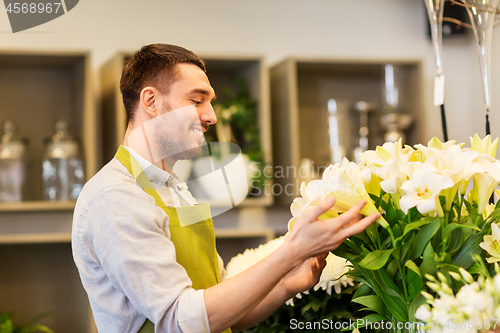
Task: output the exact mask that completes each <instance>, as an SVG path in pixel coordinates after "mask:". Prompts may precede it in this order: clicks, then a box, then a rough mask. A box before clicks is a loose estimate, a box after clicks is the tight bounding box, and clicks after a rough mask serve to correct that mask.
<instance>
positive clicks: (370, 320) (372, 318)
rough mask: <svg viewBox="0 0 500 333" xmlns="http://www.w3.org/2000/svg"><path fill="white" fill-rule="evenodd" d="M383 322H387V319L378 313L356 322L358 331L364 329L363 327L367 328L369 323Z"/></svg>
mask: <svg viewBox="0 0 500 333" xmlns="http://www.w3.org/2000/svg"><path fill="white" fill-rule="evenodd" d="M382 320H387V318H384V317H382V316H381V315H378V314H376V313H372V314H369V315H368V316H366V317H364V318H363V319H361V320H357V321H356V328H358V329H359V328H363V327H366V325H368V324H369V323H378V322H379V321H382ZM358 322H359V324H360V325H359V326H357V325H358ZM348 330H350V329H347V330H346V331H348ZM343 331H344V330H343Z"/></svg>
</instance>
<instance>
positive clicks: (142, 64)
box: [120, 44, 206, 124]
mask: <svg viewBox="0 0 500 333" xmlns="http://www.w3.org/2000/svg"><path fill="white" fill-rule="evenodd" d="M179 63H191V64H194V65H196V66H198V67H199V68H201V69H202V70H203V71H204V72H206V68H205V63H204V62H203V60H201V59H200V58H199V57H198V56H197V55H196V54H194V53H193V52H192V51H189V50H186V49H185V48H183V47H180V46H176V45H170V44H150V45H145V46H143V47H142V48H141V49H140V50H139V51H137V52H135V54H134V56H133V57H132V58H130V59H129V60H128V61H127V62H126V64H125V67H124V68H123V72H122V77H121V80H120V91H121V93H122V98H123V105H124V106H125V110H126V112H127V124H129V123H130V122H131V121H132V120H133V119H134V109H135V107H136V105H137V102H138V101H139V97H140V93H141V91H142V89H144V88H145V87H148V86H150V87H155V88H156V89H158V90H159V91H160V92H161V93H162V94H167V93H168V89H169V87H170V85H171V84H172V83H174V82H175V81H176V80H177V79H178V77H177V73H176V70H175V68H174V67H175V65H176V64H179Z"/></svg>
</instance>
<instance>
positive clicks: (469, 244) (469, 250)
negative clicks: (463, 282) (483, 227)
mask: <svg viewBox="0 0 500 333" xmlns="http://www.w3.org/2000/svg"><path fill="white" fill-rule="evenodd" d="M485 234H486V232H484V231H483V232H479V233H477V234H474V235H472V236H471V237H470V238H469V239H468V240H467V241H466V242H465V243H464V245H462V248H461V249H460V251H458V253H457V254H456V255H455V256H453V258H452V260H451V264H452V265H455V266H458V267H463V268H465V269H469V268H470V267H471V266H472V265H473V264H474V259H473V256H474V254H477V255H480V254H481V253H482V252H483V249H482V248H480V247H479V243H481V242H482V241H483V236H484V235H485Z"/></svg>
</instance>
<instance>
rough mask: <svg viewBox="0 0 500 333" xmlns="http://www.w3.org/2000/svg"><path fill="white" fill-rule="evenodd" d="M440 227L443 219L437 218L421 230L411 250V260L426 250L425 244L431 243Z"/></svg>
mask: <svg viewBox="0 0 500 333" xmlns="http://www.w3.org/2000/svg"><path fill="white" fill-rule="evenodd" d="M440 227H441V220H440V219H436V220H434V221H432V222H430V223H429V224H427V225H426V226H425V227H423V228H422V229H420V230H419V232H418V233H417V235H416V236H415V238H414V241H413V245H414V246H413V247H412V249H411V250H410V259H411V260H413V259H416V258H418V257H420V255H421V254H422V252H423V251H424V248H425V246H426V245H427V244H428V243H429V241H430V240H431V239H432V237H433V236H434V235H435V234H436V232H437V231H438V230H439V228H440Z"/></svg>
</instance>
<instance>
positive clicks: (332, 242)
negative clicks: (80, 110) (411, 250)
mask: <svg viewBox="0 0 500 333" xmlns="http://www.w3.org/2000/svg"><path fill="white" fill-rule="evenodd" d="M120 89H121V91H122V96H123V103H124V105H125V108H126V110H127V119H128V120H127V121H128V125H127V131H126V135H125V138H124V142H123V145H122V146H120V148H119V149H118V152H117V153H116V156H115V158H114V159H113V160H111V161H110V162H109V163H108V164H107V165H106V166H104V168H103V169H101V170H100V171H99V172H98V173H97V174H96V175H95V176H94V177H93V178H92V179H91V180H90V181H89V182H88V183H87V184H86V185H85V187H84V189H83V191H82V193H81V194H80V196H79V198H78V202H77V205H76V208H75V213H74V219H73V235H72V246H73V256H74V259H75V263H76V265H77V267H78V270H79V273H80V277H81V279H82V283H83V286H84V288H85V290H86V291H87V294H88V296H89V300H90V304H91V307H92V311H93V314H94V318H95V321H96V325H97V328H98V331H99V332H105V333H114V332H116V333H124V332H133V333H135V332H142V333H144V332H170V333H175V332H231V328H233V329H234V330H238V329H243V328H247V327H251V326H253V325H255V324H256V323H258V322H260V321H262V320H263V319H265V318H266V317H267V316H268V315H270V314H271V313H272V312H273V311H274V310H275V309H277V308H278V307H279V306H280V305H281V304H283V303H284V302H285V301H286V300H287V299H289V298H291V297H292V296H293V295H295V294H296V293H298V292H302V291H304V290H307V289H309V288H311V287H312V286H314V285H315V284H316V283H317V282H318V280H319V277H320V275H321V271H322V269H323V267H324V265H325V257H326V254H327V253H328V251H330V250H333V249H335V248H336V247H337V246H338V245H339V244H340V243H341V242H342V241H344V240H345V239H346V238H347V237H349V236H351V235H353V234H355V233H359V232H361V231H362V230H364V229H365V228H366V227H367V226H368V225H369V224H370V223H372V222H373V221H375V220H376V219H377V218H378V217H379V215H378V214H374V215H371V216H369V217H366V218H363V219H361V217H360V216H359V215H358V214H359V211H360V210H361V208H362V207H363V206H364V204H365V202H359V203H358V204H357V205H355V206H354V207H353V208H352V209H351V210H349V211H348V212H346V213H344V214H342V215H341V216H339V217H337V218H334V219H330V220H321V221H320V220H318V217H319V216H320V215H322V214H323V213H324V212H326V211H327V210H328V209H330V208H331V207H332V205H333V204H334V202H335V199H334V198H333V197H328V198H325V199H324V200H323V201H322V202H321V203H320V204H319V205H317V206H316V207H314V208H313V209H310V210H309V211H307V212H306V213H305V214H303V215H302V217H301V218H299V220H297V222H296V223H295V224H294V227H293V230H292V231H291V232H290V234H289V235H288V237H287V239H286V241H285V242H284V244H283V245H282V246H281V247H280V248H278V249H277V250H276V251H275V252H274V253H273V254H271V255H270V256H269V257H267V258H266V259H264V260H262V261H261V262H260V263H258V264H257V265H255V266H253V267H252V268H250V269H248V270H247V271H245V272H243V273H241V274H239V275H237V276H235V277H233V278H231V279H227V280H224V274H225V271H224V268H223V264H222V261H221V259H220V257H219V256H218V254H217V251H216V248H215V238H214V229H213V223H212V219H211V217H210V209H209V207H208V205H197V203H196V200H195V199H194V198H193V197H192V196H191V194H190V193H189V191H188V189H187V187H186V186H185V184H183V183H182V182H181V181H179V180H178V179H177V178H176V176H175V175H174V174H173V172H172V169H173V166H174V164H175V162H176V161H177V160H179V159H190V158H193V157H196V156H198V155H199V154H200V151H201V146H202V144H203V141H204V138H203V132H204V131H206V130H207V128H208V127H209V126H210V125H212V124H214V123H215V122H216V121H217V119H216V117H215V114H214V110H213V108H212V105H211V101H212V100H213V99H214V98H215V92H214V90H213V88H212V87H211V85H210V82H209V80H208V77H207V76H206V74H205V65H204V63H203V61H202V60H201V59H200V58H198V57H197V56H196V55H195V54H194V53H192V52H191V51H188V50H186V49H184V48H182V47H178V46H174V45H167V44H153V45H148V46H144V47H143V48H141V50H139V51H138V52H136V54H135V55H134V56H133V57H132V59H130V60H129V61H128V62H127V64H126V65H125V68H124V70H123V74H122V79H121V82H120ZM283 223H286V221H284V222H283Z"/></svg>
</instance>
